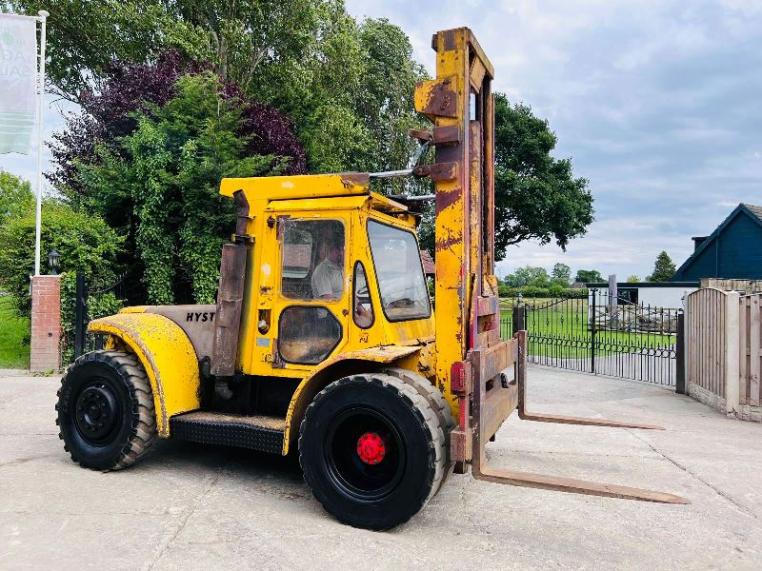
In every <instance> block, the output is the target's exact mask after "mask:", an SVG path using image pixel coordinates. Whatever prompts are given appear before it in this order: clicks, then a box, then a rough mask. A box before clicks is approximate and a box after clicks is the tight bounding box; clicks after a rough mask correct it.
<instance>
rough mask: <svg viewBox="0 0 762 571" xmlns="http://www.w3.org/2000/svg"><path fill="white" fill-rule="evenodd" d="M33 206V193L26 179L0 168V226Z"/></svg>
mask: <svg viewBox="0 0 762 571" xmlns="http://www.w3.org/2000/svg"><path fill="white" fill-rule="evenodd" d="M32 208H34V195H33V194H32V189H31V187H30V185H29V182H28V181H25V180H21V179H20V178H19V177H17V176H14V175H12V174H11V173H9V172H5V171H4V170H0V226H3V225H5V223H6V221H7V220H9V219H11V218H15V217H17V216H21V215H22V214H24V213H26V212H28V211H29V210H31V209H32Z"/></svg>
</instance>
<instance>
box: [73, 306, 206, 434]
mask: <svg viewBox="0 0 762 571" xmlns="http://www.w3.org/2000/svg"><path fill="white" fill-rule="evenodd" d="M87 329H88V331H90V332H92V333H105V334H108V335H109V336H111V337H112V338H117V339H119V341H120V342H121V343H123V344H124V345H126V346H127V347H128V348H129V350H130V351H132V352H133V353H134V354H135V355H136V356H137V357H138V359H140V362H141V363H142V365H143V368H144V369H145V371H146V374H147V375H148V379H149V381H150V383H151V390H152V391H153V398H154V407H155V409H156V426H157V431H158V433H159V436H162V437H164V438H167V437H168V436H169V419H170V418H171V417H173V416H174V415H176V414H180V413H182V412H188V411H191V410H196V409H198V408H199V406H200V402H199V371H198V361H197V360H196V353H195V352H194V350H193V346H192V345H191V342H190V340H189V339H188V336H187V335H186V334H185V332H183V330H182V329H180V327H179V326H178V325H176V324H175V323H173V322H172V321H171V320H169V319H167V318H166V317H164V316H162V315H156V314H154V313H142V312H141V308H128V309H127V310H123V311H122V312H121V313H119V314H117V315H112V316H109V317H103V318H101V319H95V320H93V321H91V322H90V324H89V325H88V328H87Z"/></svg>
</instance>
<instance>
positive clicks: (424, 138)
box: [407, 129, 433, 143]
mask: <svg viewBox="0 0 762 571" xmlns="http://www.w3.org/2000/svg"><path fill="white" fill-rule="evenodd" d="M407 134H408V136H409V137H410V138H411V139H418V140H419V141H421V142H424V143H428V142H430V141H431V140H432V139H433V135H432V133H431V131H429V130H428V129H410V130H409V131H408V132H407Z"/></svg>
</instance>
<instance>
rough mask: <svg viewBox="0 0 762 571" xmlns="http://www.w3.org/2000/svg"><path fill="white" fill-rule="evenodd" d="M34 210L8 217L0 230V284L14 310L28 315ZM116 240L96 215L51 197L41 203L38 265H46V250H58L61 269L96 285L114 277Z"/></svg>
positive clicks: (109, 281)
mask: <svg viewBox="0 0 762 571" xmlns="http://www.w3.org/2000/svg"><path fill="white" fill-rule="evenodd" d="M34 233H35V217H34V212H28V213H27V214H24V215H22V216H19V217H15V218H12V219H10V220H8V221H7V222H6V223H5V224H3V226H2V228H0V287H2V289H3V290H5V291H6V292H8V293H10V294H11V295H12V296H13V298H14V300H15V302H16V305H17V309H18V311H19V313H20V314H22V315H28V314H29V310H30V306H31V299H30V297H29V277H30V276H31V275H32V274H33V273H34ZM122 242H123V240H122V238H121V237H120V236H119V235H118V234H117V233H116V232H115V231H114V230H112V229H111V228H110V227H109V226H107V225H106V223H105V222H104V221H103V220H101V219H100V218H96V217H93V216H90V215H88V214H85V213H82V212H75V211H74V210H72V208H71V207H70V206H69V205H67V204H64V203H62V202H59V201H56V200H47V201H45V203H44V204H43V207H42V236H41V248H40V251H41V252H42V268H41V271H42V272H43V273H45V272H46V271H49V268H47V254H48V251H50V250H51V249H55V250H57V251H58V253H59V254H60V265H61V268H60V270H61V271H62V272H76V271H81V272H84V273H85V275H86V276H87V277H88V279H89V280H90V282H91V283H92V284H94V285H95V286H96V287H97V286H100V285H101V284H103V285H105V284H110V283H113V281H114V280H115V279H116V272H115V267H116V255H117V252H118V251H119V249H120V247H121V245H122Z"/></svg>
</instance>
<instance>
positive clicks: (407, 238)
mask: <svg viewBox="0 0 762 571" xmlns="http://www.w3.org/2000/svg"><path fill="white" fill-rule="evenodd" d="M368 237H369V238H370V249H371V251H372V253H373V263H374V265H375V266H376V276H377V277H378V287H379V291H380V293H381V305H382V307H383V308H384V313H385V314H386V317H387V319H389V321H402V320H405V319H420V318H422V317H428V316H429V315H430V314H431V307H430V305H429V292H428V290H427V289H426V280H425V278H424V277H423V268H422V267H421V253H420V251H419V250H418V242H416V240H415V237H414V236H413V234H411V233H410V232H405V231H404V230H400V229H399V228H394V227H392V226H387V225H385V224H380V223H378V222H374V221H372V220H371V221H369V222H368Z"/></svg>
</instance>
